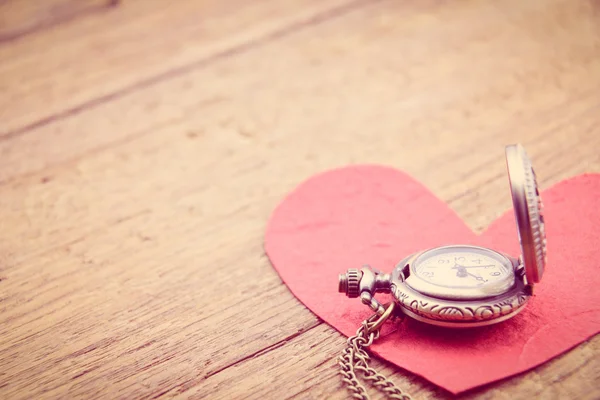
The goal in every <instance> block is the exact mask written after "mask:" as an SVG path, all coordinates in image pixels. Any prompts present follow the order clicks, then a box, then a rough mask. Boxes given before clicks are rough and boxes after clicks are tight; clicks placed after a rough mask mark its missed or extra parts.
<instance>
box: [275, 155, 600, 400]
mask: <svg viewBox="0 0 600 400" xmlns="http://www.w3.org/2000/svg"><path fill="white" fill-rule="evenodd" d="M499 195H502V196H509V188H508V186H507V189H506V193H499ZM542 197H543V200H544V206H545V219H546V232H547V239H548V262H547V268H546V272H545V274H544V277H543V280H542V282H541V283H540V284H539V285H537V286H536V287H535V296H534V297H533V298H532V299H531V300H530V302H529V304H527V306H526V308H525V310H524V311H523V312H521V313H520V314H519V315H517V316H516V317H514V318H512V319H510V320H508V321H506V322H503V323H500V324H496V325H492V326H488V327H482V328H471V329H464V330H462V329H461V330H453V329H450V328H439V327H433V326H429V325H425V324H423V323H420V322H417V321H413V320H411V319H409V318H407V319H405V321H404V322H402V323H397V324H396V325H395V326H394V325H391V324H388V326H393V327H394V328H395V330H393V331H392V332H389V330H388V331H387V332H386V334H385V335H383V336H382V338H381V339H380V340H379V341H377V342H376V343H375V344H374V345H373V346H372V350H373V352H374V353H375V354H377V355H378V356H380V357H383V358H385V359H387V360H388V361H390V362H392V363H394V364H396V365H398V366H400V367H402V368H405V369H407V370H409V371H412V372H413V373H415V374H418V375H421V376H423V377H424V378H426V379H428V380H429V381H431V382H433V383H435V384H437V385H439V386H441V387H443V388H445V389H447V390H449V391H450V392H453V393H460V392H463V391H465V390H468V389H472V388H474V387H477V386H480V385H483V384H486V383H489V382H493V381H496V380H499V379H502V378H506V377H508V376H511V375H514V374H517V373H520V372H523V371H526V370H528V369H530V368H533V367H535V366H537V365H539V364H541V363H543V362H545V361H547V360H549V359H551V358H552V357H555V356H557V355H559V354H561V353H563V352H564V351H566V350H568V349H569V348H571V347H573V346H575V345H577V344H579V343H581V342H582V341H584V340H586V339H588V338H589V337H591V336H592V335H594V334H596V333H597V332H598V331H599V328H600V307H599V304H600V290H598V288H599V287H600V274H598V273H597V263H598V262H599V260H600V239H599V238H600V228H599V227H600V207H598V206H599V203H598V199H599V198H600V175H598V174H590V175H582V176H578V177H575V178H572V179H569V180H567V181H563V182H561V183H559V184H558V185H556V186H554V187H552V188H550V189H548V190H546V191H545V192H543V193H542ZM448 244H474V245H479V246H485V247H490V248H493V249H495V250H499V251H503V252H506V253H508V254H511V255H514V256H518V255H519V254H520V249H519V243H518V236H517V230H516V226H515V221H514V216H513V212H512V210H509V211H507V212H506V213H505V214H504V215H503V216H502V217H501V218H499V219H498V220H496V221H495V222H494V223H493V224H492V225H491V226H490V227H489V228H488V230H487V231H486V232H485V233H483V234H482V235H476V234H474V233H473V232H472V231H471V229H469V228H468V227H467V226H466V225H465V224H464V222H463V221H462V220H461V219H460V218H459V217H458V216H457V215H456V214H455V213H454V212H453V211H452V210H451V209H450V208H449V207H448V206H447V205H446V204H445V203H443V202H442V201H440V200H439V199H438V198H436V197H435V196H434V195H433V194H432V193H431V192H430V191H429V190H427V189H426V188H425V187H424V186H422V185H421V184H420V183H419V182H417V181H415V180H414V179H412V178H411V177H409V176H407V175H406V174H404V173H402V172H400V171H397V170H394V169H391V168H386V167H380V166H353V167H347V168H341V169H337V170H333V171H329V172H325V173H323V174H320V175H317V176H314V177H312V178H310V179H309V180H308V181H306V182H304V183H303V184H301V185H300V186H299V187H298V188H296V190H294V191H293V192H292V193H291V194H290V195H289V196H288V197H287V198H286V199H285V200H284V201H283V202H282V203H281V204H280V205H279V206H278V207H277V209H276V210H275V211H274V213H273V215H272V217H271V220H270V221H269V224H268V228H267V232H266V237H265V248H266V251H267V254H268V256H269V258H270V259H271V262H272V263H273V265H274V267H275V268H276V269H277V271H278V272H279V274H280V275H281V277H282V279H283V280H284V282H285V283H286V284H287V285H288V287H289V288H290V290H291V291H292V292H293V293H294V295H295V296H296V297H298V299H300V301H301V302H302V303H304V304H305V305H306V306H307V307H308V308H310V309H311V310H312V311H313V312H314V313H315V314H317V315H318V316H319V317H320V318H322V319H323V320H324V321H326V322H327V323H328V324H330V325H332V326H333V327H335V328H336V329H337V330H339V331H340V332H342V333H343V334H345V335H347V336H350V335H353V334H354V333H355V332H356V329H357V327H358V326H359V325H360V323H361V321H362V320H363V319H365V318H366V317H368V316H369V315H371V313H370V311H369V309H368V308H367V307H365V306H364V305H362V304H361V303H360V301H359V300H358V299H348V298H347V297H345V296H344V295H343V294H341V293H338V291H337V285H338V282H337V280H338V274H340V273H343V272H345V270H346V269H347V268H353V267H361V266H362V265H363V264H370V265H372V266H373V267H375V268H378V269H380V270H382V271H386V272H391V270H392V269H393V268H394V266H395V265H396V263H397V262H399V261H400V260H401V259H402V258H403V257H405V256H406V255H409V254H411V253H413V252H415V251H419V250H424V249H427V248H430V247H434V246H441V245H448ZM382 300H383V301H385V300H387V299H382ZM388 329H389V328H388Z"/></svg>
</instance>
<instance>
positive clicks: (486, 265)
mask: <svg viewBox="0 0 600 400" xmlns="http://www.w3.org/2000/svg"><path fill="white" fill-rule="evenodd" d="M506 163H507V169H508V176H509V183H510V191H511V195H512V200H513V209H514V215H515V219H516V223H517V234H518V239H519V243H520V245H521V255H520V256H519V257H511V256H508V255H505V254H503V253H500V252H498V251H496V250H493V249H488V248H483V247H477V246H470V245H451V246H442V247H437V248H434V249H427V250H424V251H420V252H418V253H415V254H412V255H409V256H407V257H406V258H404V259H403V260H402V261H400V262H399V263H398V264H397V265H396V267H395V268H394V270H393V271H392V273H391V274H389V275H388V274H381V273H379V272H378V271H374V270H372V269H371V268H369V267H365V268H362V269H361V270H358V269H350V270H348V272H346V274H342V275H340V277H339V291H340V292H344V293H346V295H347V296H348V297H360V298H361V300H362V302H363V303H365V304H366V305H368V306H370V307H371V308H372V309H373V310H375V311H376V312H377V313H379V314H381V313H382V312H383V310H384V307H383V306H382V305H381V304H380V303H379V302H378V301H377V300H376V299H375V297H374V294H375V293H376V292H387V293H391V294H392V295H393V297H394V301H395V302H396V304H397V305H398V306H399V307H398V308H400V309H401V310H402V311H403V312H404V314H406V315H408V316H410V317H412V318H414V319H416V320H419V321H422V322H425V323H428V324H432V325H438V326H445V327H451V328H465V327H475V326H483V325H490V324H494V323H498V322H501V321H504V320H506V319H509V318H511V317H513V316H515V315H517V314H518V313H519V312H520V311H521V310H522V309H523V307H524V306H525V304H526V303H527V301H528V300H529V298H530V296H531V294H532V290H533V285H534V284H537V283H539V282H540V280H541V278H542V275H543V272H544V267H545V264H546V237H545V229H544V218H543V206H542V201H541V197H540V194H539V190H538V187H537V181H536V176H535V172H534V170H533V168H532V165H531V161H530V160H529V157H528V156H527V154H526V152H525V150H524V149H523V147H522V146H521V145H519V144H515V145H509V146H507V147H506Z"/></svg>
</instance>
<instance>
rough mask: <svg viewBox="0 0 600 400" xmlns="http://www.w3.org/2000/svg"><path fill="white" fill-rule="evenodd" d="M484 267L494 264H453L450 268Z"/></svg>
mask: <svg viewBox="0 0 600 400" xmlns="http://www.w3.org/2000/svg"><path fill="white" fill-rule="evenodd" d="M486 267H495V265H493V264H490V265H458V264H455V265H454V267H452V268H486Z"/></svg>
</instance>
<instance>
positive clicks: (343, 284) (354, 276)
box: [338, 268, 362, 298]
mask: <svg viewBox="0 0 600 400" xmlns="http://www.w3.org/2000/svg"><path fill="white" fill-rule="evenodd" d="M361 276H362V273H361V272H360V271H359V270H358V269H356V268H351V269H349V270H348V271H346V273H345V274H340V276H339V286H338V291H339V292H340V293H346V296H348V297H350V298H354V297H358V296H360V278H361Z"/></svg>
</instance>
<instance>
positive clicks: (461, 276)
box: [407, 246, 515, 299]
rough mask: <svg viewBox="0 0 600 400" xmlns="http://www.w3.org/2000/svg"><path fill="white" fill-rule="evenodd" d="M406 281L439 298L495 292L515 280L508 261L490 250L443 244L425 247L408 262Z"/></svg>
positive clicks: (468, 297) (492, 293)
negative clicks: (430, 248)
mask: <svg viewBox="0 0 600 400" xmlns="http://www.w3.org/2000/svg"><path fill="white" fill-rule="evenodd" d="M410 275H411V276H410V277H409V278H410V279H407V283H408V284H409V285H410V286H411V287H413V288H414V289H416V290H419V291H420V292H422V293H425V294H428V295H431V296H435V297H442V298H456V299H474V298H483V297H490V296H497V295H499V294H502V293H504V292H506V291H507V290H508V289H510V288H511V287H512V286H513V285H514V283H515V276H514V268H513V265H512V263H511V261H510V260H509V259H508V258H506V257H505V256H503V255H502V254H500V253H497V252H495V251H493V250H489V249H485V248H481V247H475V246H447V247H440V248H436V249H432V250H429V251H426V252H424V253H422V254H421V255H419V256H418V257H417V258H416V259H415V260H414V261H413V263H412V265H411V273H410Z"/></svg>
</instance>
